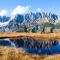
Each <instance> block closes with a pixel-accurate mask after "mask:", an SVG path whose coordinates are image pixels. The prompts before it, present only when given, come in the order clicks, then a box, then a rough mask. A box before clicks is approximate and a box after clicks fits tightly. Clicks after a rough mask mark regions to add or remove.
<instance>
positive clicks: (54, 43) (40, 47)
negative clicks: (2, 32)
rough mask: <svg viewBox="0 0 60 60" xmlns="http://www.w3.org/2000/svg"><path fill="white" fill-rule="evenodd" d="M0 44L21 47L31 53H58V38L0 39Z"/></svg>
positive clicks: (59, 50)
mask: <svg viewBox="0 0 60 60" xmlns="http://www.w3.org/2000/svg"><path fill="white" fill-rule="evenodd" d="M0 46H8V47H16V48H22V49H23V50H25V51H26V52H28V53H33V54H60V44H59V40H33V39H32V38H24V39H21V38H20V39H16V40H12V39H11V40H9V39H0Z"/></svg>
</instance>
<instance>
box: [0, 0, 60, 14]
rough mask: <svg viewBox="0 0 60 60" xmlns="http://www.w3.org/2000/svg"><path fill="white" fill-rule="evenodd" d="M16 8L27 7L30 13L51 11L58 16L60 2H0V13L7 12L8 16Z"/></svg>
mask: <svg viewBox="0 0 60 60" xmlns="http://www.w3.org/2000/svg"><path fill="white" fill-rule="evenodd" d="M18 6H21V7H24V8H26V7H27V6H28V7H29V10H30V11H38V10H39V11H45V12H46V11H47V12H50V11H51V12H52V13H56V14H58V15H60V0H0V12H3V11H2V10H5V13H7V12H6V11H8V14H10V13H11V12H12V11H14V9H15V8H17V7H18ZM21 7H19V8H20V9H21ZM1 14H2V13H1Z"/></svg>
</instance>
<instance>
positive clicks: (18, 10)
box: [11, 6, 29, 15]
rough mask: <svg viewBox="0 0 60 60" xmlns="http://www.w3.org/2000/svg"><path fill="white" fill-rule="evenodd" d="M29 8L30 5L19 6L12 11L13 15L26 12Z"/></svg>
mask: <svg viewBox="0 0 60 60" xmlns="http://www.w3.org/2000/svg"><path fill="white" fill-rule="evenodd" d="M28 10H29V6H26V7H24V6H17V7H16V8H15V9H14V10H13V11H12V13H11V15H16V14H25V13H27V12H28Z"/></svg>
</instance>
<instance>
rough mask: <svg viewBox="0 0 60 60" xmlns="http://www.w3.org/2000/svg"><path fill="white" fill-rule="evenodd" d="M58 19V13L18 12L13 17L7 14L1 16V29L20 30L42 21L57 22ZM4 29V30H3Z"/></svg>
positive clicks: (30, 27)
mask: <svg viewBox="0 0 60 60" xmlns="http://www.w3.org/2000/svg"><path fill="white" fill-rule="evenodd" d="M56 20H57V21H58V15H56V14H52V13H45V12H42V13H41V12H36V13H33V12H31V13H27V14H24V15H22V14H16V15H15V17H14V18H13V19H11V17H7V16H0V31H16V30H17V31H20V28H21V26H22V29H28V28H29V29H30V30H31V29H33V28H34V27H36V25H41V24H42V23H43V24H44V23H46V22H48V23H52V24H53V23H55V21H56ZM1 29H2V30H1Z"/></svg>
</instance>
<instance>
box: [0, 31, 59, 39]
mask: <svg viewBox="0 0 60 60" xmlns="http://www.w3.org/2000/svg"><path fill="white" fill-rule="evenodd" d="M21 37H32V38H34V39H36V38H39V39H60V33H49V34H40V33H19V32H0V38H21Z"/></svg>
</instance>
